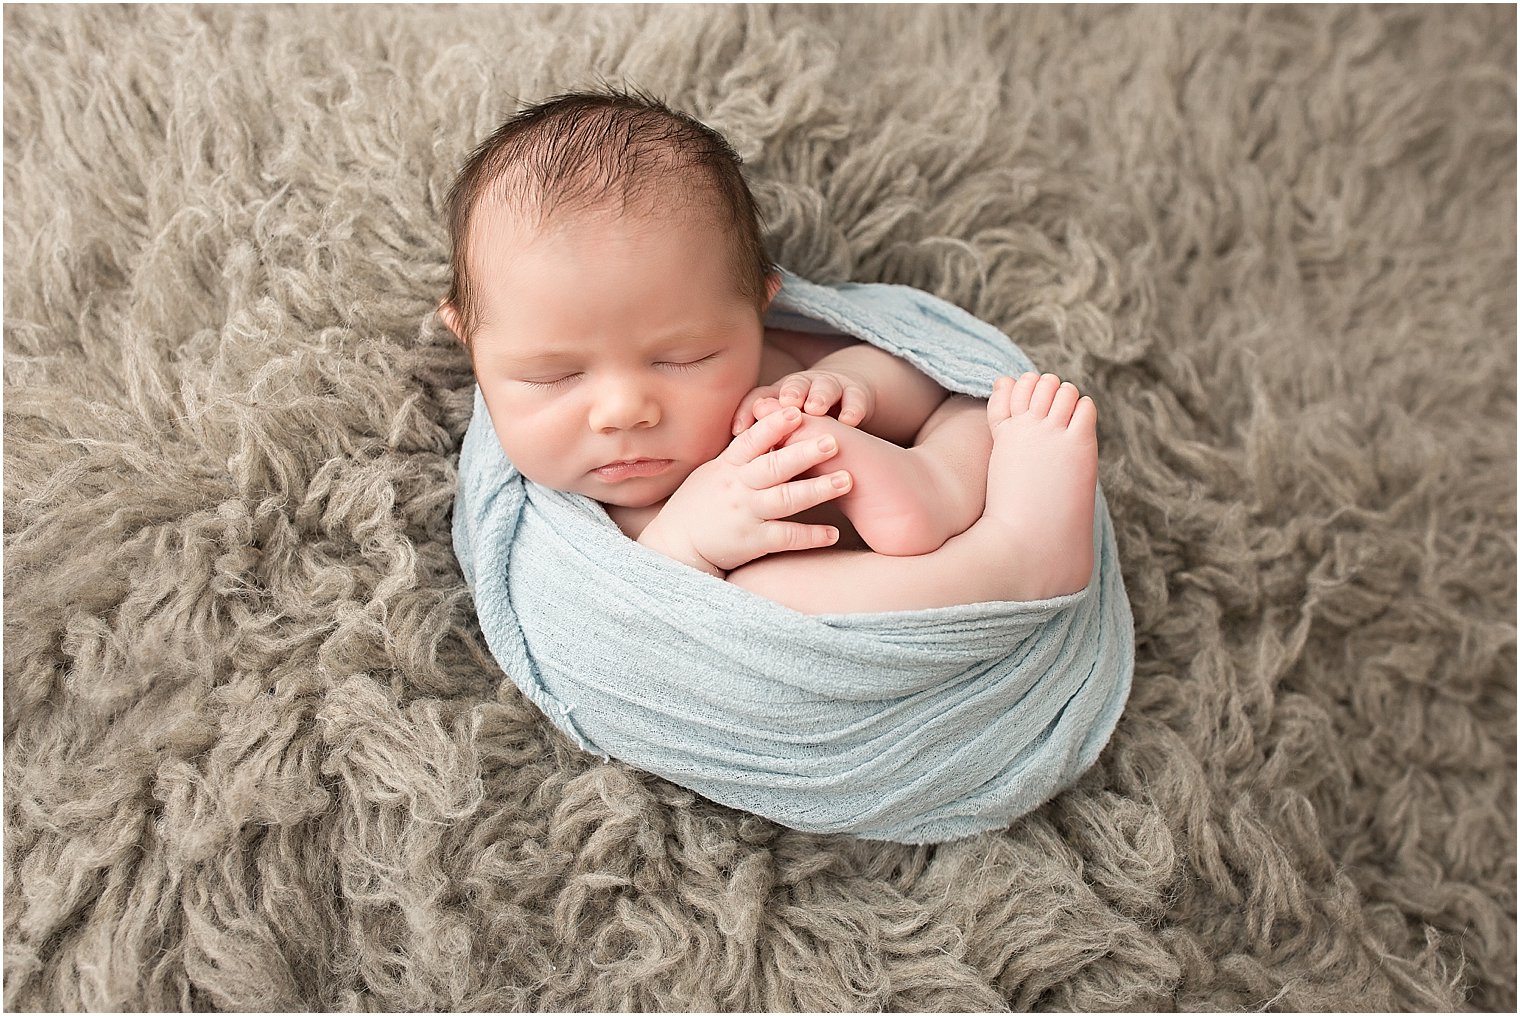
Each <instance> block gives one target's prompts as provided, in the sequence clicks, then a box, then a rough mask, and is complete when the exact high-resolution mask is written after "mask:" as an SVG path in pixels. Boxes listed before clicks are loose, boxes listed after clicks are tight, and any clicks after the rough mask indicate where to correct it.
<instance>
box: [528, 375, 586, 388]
mask: <svg viewBox="0 0 1520 1016" xmlns="http://www.w3.org/2000/svg"><path fill="white" fill-rule="evenodd" d="M573 377H579V375H578V374H566V375H565V376H564V377H562V378H559V379H558V380H556V381H528V380H524V381H523V384H525V385H530V386H532V387H534V388H558V387H559V386H560V385H562V384H564V383H565V382H566V381H569V380H570V379H571V378H573Z"/></svg>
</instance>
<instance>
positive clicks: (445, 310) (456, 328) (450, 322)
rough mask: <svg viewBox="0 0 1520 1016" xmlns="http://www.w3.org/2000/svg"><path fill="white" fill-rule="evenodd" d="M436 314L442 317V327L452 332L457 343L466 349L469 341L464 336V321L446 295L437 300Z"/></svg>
mask: <svg viewBox="0 0 1520 1016" xmlns="http://www.w3.org/2000/svg"><path fill="white" fill-rule="evenodd" d="M438 316H439V317H440V318H442V319H443V324H444V327H446V328H447V329H448V330H449V331H451V332H453V333H454V338H456V339H458V340H459V344H460V345H461V346H464V347H465V348H466V349H468V348H469V346H470V342H469V340H468V339H466V338H465V337H464V321H463V320H462V319H461V318H460V316H459V310H458V308H456V307H455V306H454V305H453V304H452V303H450V302H449V298H448V297H444V298H443V299H441V300H439V301H438Z"/></svg>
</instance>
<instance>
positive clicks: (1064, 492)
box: [978, 372, 1098, 600]
mask: <svg viewBox="0 0 1520 1016" xmlns="http://www.w3.org/2000/svg"><path fill="white" fill-rule="evenodd" d="M987 423H988V426H990V427H991V428H992V459H991V461H990V462H989V463H988V465H987V508H986V511H985V512H984V513H983V515H982V520H981V522H979V523H978V525H981V524H982V523H990V524H992V525H995V526H1000V527H1001V528H1002V529H1003V531H1004V533H1005V534H1006V536H1007V538H1008V540H1009V541H1010V542H1011V543H1012V545H1013V548H1014V550H1015V553H1014V555H1012V565H1011V570H1012V573H1011V574H1010V576H1009V580H1010V582H1011V583H1012V585H1013V589H1012V590H1011V595H1010V596H1009V597H1008V598H1009V599H1011V600H1043V599H1048V598H1050V597H1053V596H1062V595H1065V594H1066V593H1075V592H1079V591H1080V590H1082V589H1083V588H1085V587H1086V586H1087V583H1088V581H1089V580H1090V579H1091V578H1092V569H1093V545H1092V542H1093V541H1092V528H1093V507H1094V502H1095V500H1096V497H1097V485H1098V410H1097V407H1096V406H1095V405H1094V404H1093V400H1092V398H1091V397H1087V396H1084V397H1082V398H1081V399H1080V400H1079V399H1078V397H1077V388H1076V386H1075V385H1073V384H1072V383H1071V382H1069V381H1067V382H1065V383H1063V382H1062V381H1061V379H1060V378H1058V377H1056V376H1055V375H1054V374H1044V375H1038V374H1035V373H1033V372H1029V373H1026V374H1024V375H1023V376H1022V377H1020V378H1019V379H1018V380H1017V381H1014V380H1013V379H1012V378H1008V377H1001V378H998V380H997V384H996V385H995V386H994V387H993V389H992V397H991V398H990V399H988V401H987Z"/></svg>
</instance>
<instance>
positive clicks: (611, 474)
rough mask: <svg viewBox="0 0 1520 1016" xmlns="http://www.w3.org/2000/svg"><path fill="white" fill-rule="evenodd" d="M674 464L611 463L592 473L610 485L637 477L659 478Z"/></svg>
mask: <svg viewBox="0 0 1520 1016" xmlns="http://www.w3.org/2000/svg"><path fill="white" fill-rule="evenodd" d="M674 464H675V460H674V459H634V460H632V461H624V462H609V463H608V464H607V465H605V466H598V467H597V468H595V469H593V470H592V471H591V472H592V473H593V474H595V475H596V476H599V477H601V478H602V479H603V480H606V481H608V482H609V483H617V482H618V481H619V480H631V479H634V478H636V477H642V476H658V475H659V474H660V473H663V472H665V470H667V469H669V468H670V467H671V466H672V465H674Z"/></svg>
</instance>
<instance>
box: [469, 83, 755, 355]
mask: <svg viewBox="0 0 1520 1016" xmlns="http://www.w3.org/2000/svg"><path fill="white" fill-rule="evenodd" d="M742 165H743V160H741V159H740V158H739V155H738V153H737V152H735V151H734V149H733V147H732V146H731V145H730V144H729V143H728V141H727V140H726V139H725V138H724V137H723V135H721V134H719V133H718V132H717V131H715V130H713V129H712V128H711V127H708V126H707V125H706V124H704V123H702V122H701V121H699V120H697V119H695V118H693V117H691V116H688V115H687V114H685V113H682V112H679V111H677V110H673V109H671V108H670V107H668V106H667V105H665V103H664V102H663V101H661V100H660V99H657V98H655V97H654V96H652V95H650V94H648V93H647V92H644V91H641V90H638V89H632V90H627V89H618V88H614V87H612V86H608V85H605V84H604V85H603V86H602V87H601V88H600V89H598V90H594V91H584V92H569V93H566V94H563V95H557V96H555V97H553V98H552V99H548V100H545V101H544V102H541V103H538V104H537V105H532V106H528V107H526V108H525V109H522V110H520V111H519V112H517V113H516V114H514V115H513V116H511V117H509V118H508V119H507V121H506V122H505V123H503V124H502V125H501V126H500V127H498V128H497V129H496V130H495V132H494V133H492V134H491V136H490V137H488V138H486V139H485V141H483V142H481V143H480V145H479V146H478V147H477V148H476V149H475V151H474V152H473V153H471V155H470V157H469V159H468V160H467V161H466V162H465V164H464V167H463V168H462V169H460V171H459V175H458V176H457V177H456V178H455V180H454V185H453V187H451V188H450V189H449V195H448V200H447V204H446V212H447V215H448V225H449V240H450V247H451V251H450V267H451V268H452V269H453V280H452V282H451V283H450V285H449V293H448V301H449V302H450V303H451V304H453V306H454V308H455V310H456V311H457V312H458V314H459V317H460V323H461V326H462V330H463V332H464V336H461V337H465V336H469V335H470V334H471V333H472V332H473V331H474V329H475V326H476V324H477V323H478V306H477V303H476V299H475V295H474V292H473V290H472V287H471V285H470V278H469V271H468V267H469V266H468V264H467V254H468V251H469V240H470V224H471V221H472V218H473V215H474V212H475V209H476V208H477V207H479V205H480V203H481V200H482V199H483V198H486V197H488V196H489V197H493V198H496V199H499V200H505V201H507V202H509V203H510V207H511V208H512V209H513V211H514V212H518V213H520V214H524V215H526V216H528V218H529V220H530V226H531V227H533V228H537V227H538V226H540V225H542V224H543V223H544V221H545V220H547V219H548V218H549V216H550V215H551V214H553V213H555V212H558V211H588V210H592V209H600V208H603V207H615V208H616V210H617V211H618V212H620V213H621V212H625V211H627V210H628V209H629V207H630V205H633V204H634V203H636V202H650V201H651V200H652V199H653V198H654V197H655V196H657V195H668V194H669V188H670V187H672V185H673V186H674V187H676V188H680V189H681V190H683V191H684V192H685V195H687V196H686V197H684V198H683V201H684V202H685V203H687V204H690V203H692V202H693V201H695V202H698V203H705V204H706V205H708V206H710V208H711V210H712V211H714V212H716V213H717V214H718V217H719V221H720V222H721V223H722V224H724V225H726V226H727V227H728V232H729V235H730V237H731V241H730V249H731V254H732V259H731V260H732V262H733V272H734V281H735V283H736V285H737V286H738V288H739V291H740V293H742V294H743V295H744V296H745V297H746V298H747V299H750V300H752V301H754V303H755V305H756V307H757V308H758V307H760V306H762V305H763V304H764V301H765V279H766V276H767V275H769V274H771V273H772V272H774V271H775V270H776V268H775V265H774V264H773V263H772V262H771V260H770V258H769V256H768V255H767V253H766V249H765V239H764V236H763V234H762V226H761V216H760V210H759V208H758V207H757V206H756V204H755V199H754V197H753V195H751V194H750V191H749V187H748V185H747V184H746V183H745V182H744V174H743V172H742V169H741V167H742ZM651 207H652V204H651Z"/></svg>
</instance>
